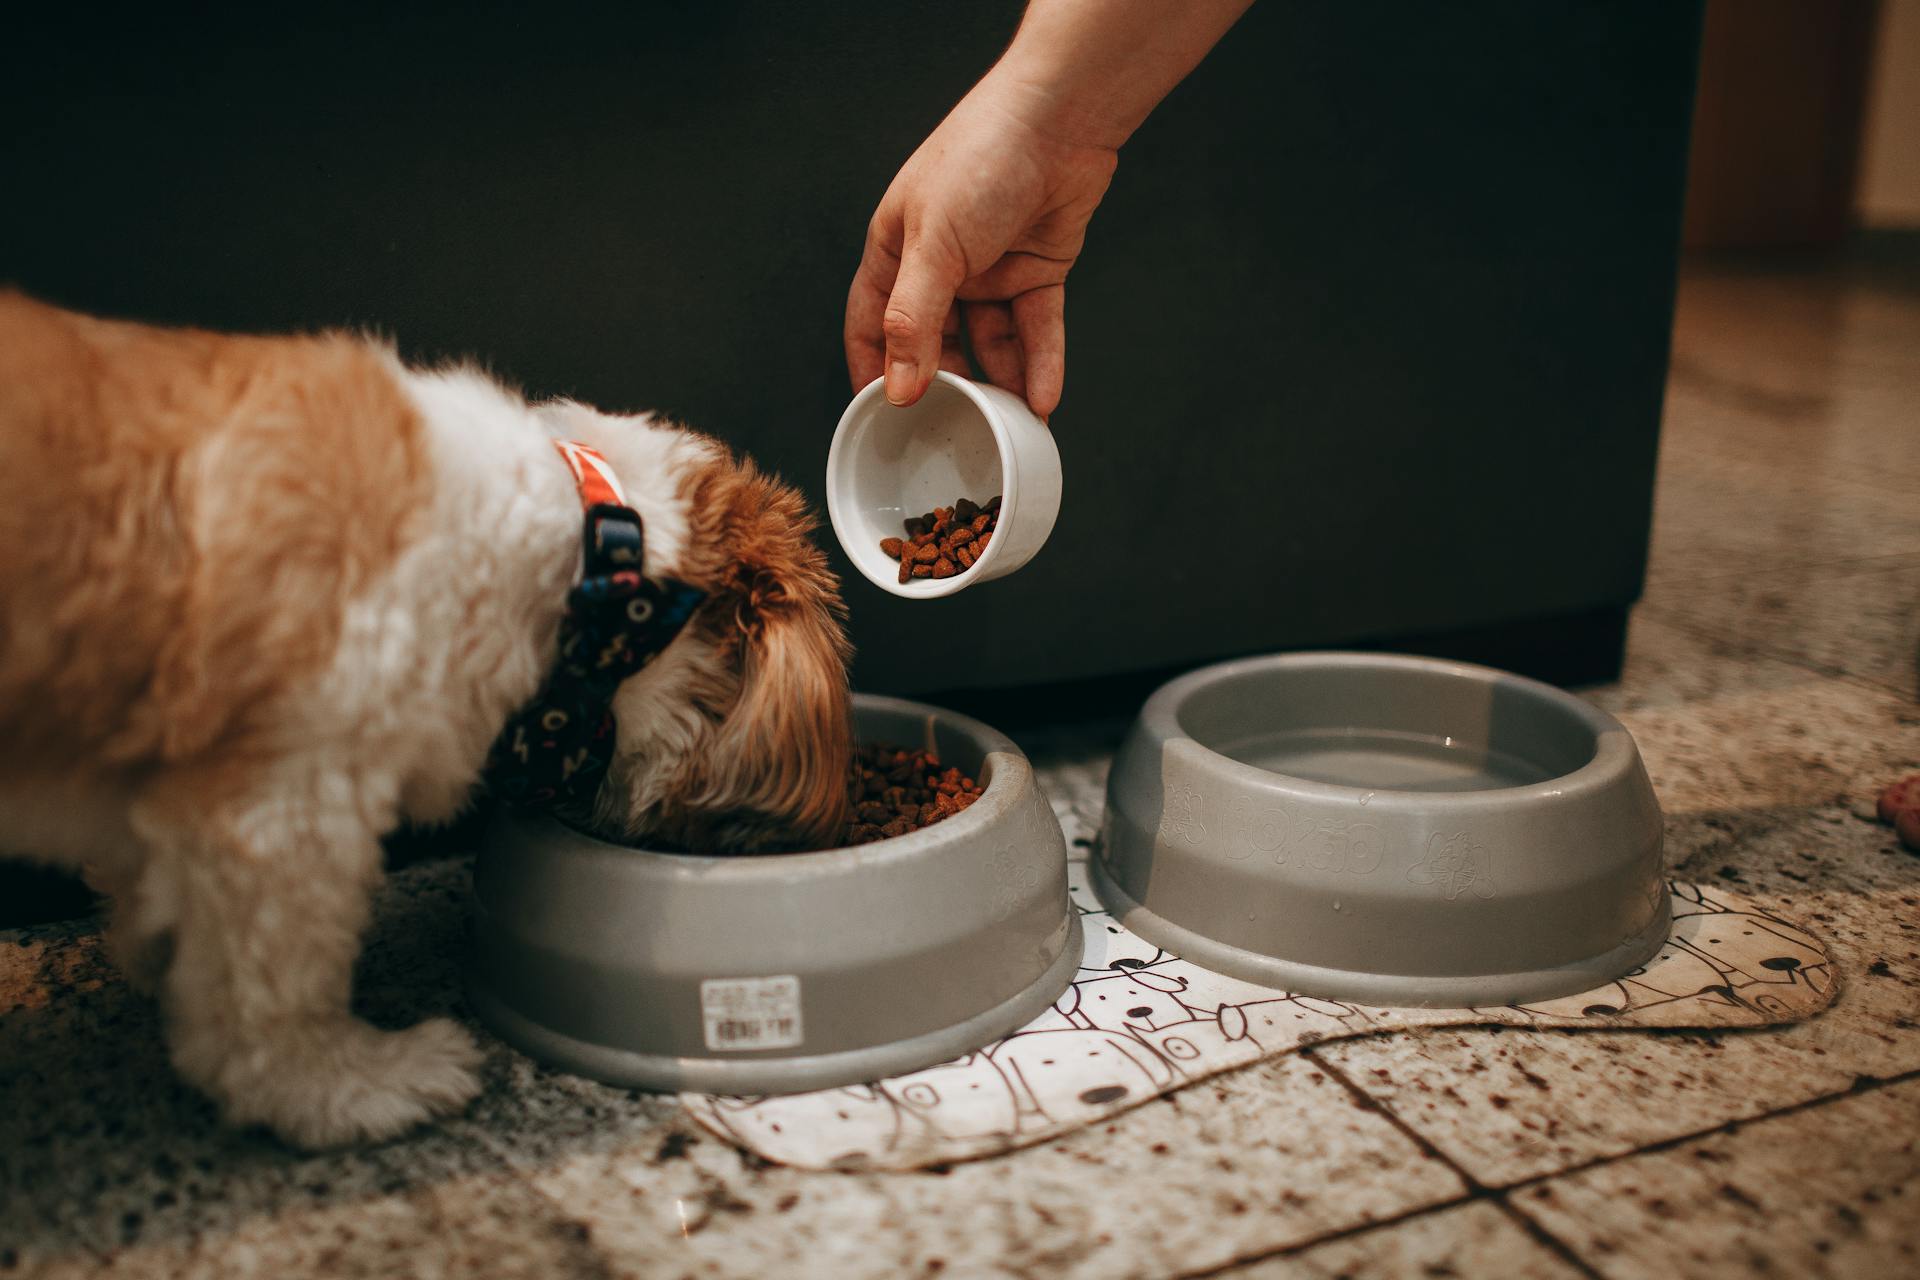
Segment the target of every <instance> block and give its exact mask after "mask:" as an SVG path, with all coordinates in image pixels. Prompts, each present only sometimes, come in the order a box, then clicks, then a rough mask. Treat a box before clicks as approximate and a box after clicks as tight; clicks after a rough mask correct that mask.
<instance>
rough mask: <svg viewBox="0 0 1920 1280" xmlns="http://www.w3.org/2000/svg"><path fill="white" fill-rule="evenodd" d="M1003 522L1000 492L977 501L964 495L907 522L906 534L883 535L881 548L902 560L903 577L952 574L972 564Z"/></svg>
mask: <svg viewBox="0 0 1920 1280" xmlns="http://www.w3.org/2000/svg"><path fill="white" fill-rule="evenodd" d="M999 522H1000V496H999V495H998V494H995V495H994V496H993V497H991V498H989V499H987V501H986V502H985V503H984V504H981V505H975V503H974V502H973V501H972V500H971V499H969V498H962V499H960V500H959V501H958V502H956V503H954V504H953V505H952V506H950V507H935V508H934V509H933V510H931V511H929V512H927V514H925V515H923V516H915V517H913V518H912V519H910V520H908V521H907V522H906V525H907V536H906V537H904V538H882V539H880V549H881V550H882V551H884V552H886V553H887V554H888V555H890V556H892V557H893V558H894V559H895V560H898V561H899V562H900V581H902V582H910V581H912V580H913V579H915V578H951V577H952V576H953V575H954V574H956V573H965V572H966V571H967V570H969V569H971V568H973V562H974V561H975V560H977V559H979V557H980V553H981V552H983V551H985V550H986V549H987V544H988V543H989V542H991V541H993V527H994V526H995V525H996V524H998V523H999Z"/></svg>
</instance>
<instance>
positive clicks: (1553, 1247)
mask: <svg viewBox="0 0 1920 1280" xmlns="http://www.w3.org/2000/svg"><path fill="white" fill-rule="evenodd" d="M1304 1053H1305V1055H1306V1056H1307V1057H1309V1058H1311V1059H1312V1060H1313V1064H1314V1065H1315V1066H1317V1067H1319V1068H1320V1069H1321V1070H1322V1071H1325V1072H1326V1073H1327V1074H1328V1075H1330V1076H1332V1077H1333V1078H1334V1079H1335V1080H1337V1081H1339V1082H1340V1084H1341V1085H1342V1086H1343V1087H1345V1089H1346V1091H1347V1092H1348V1093H1349V1094H1351V1095H1352V1096H1353V1099H1354V1101H1355V1102H1356V1103H1358V1104H1359V1105H1360V1106H1361V1107H1362V1108H1363V1109H1365V1110H1369V1111H1375V1112H1378V1113H1379V1114H1380V1115H1381V1116H1382V1117H1384V1118H1385V1119H1386V1121H1387V1123H1388V1124H1390V1125H1392V1126H1393V1127H1394V1128H1396V1129H1398V1130H1399V1131H1400V1132H1401V1133H1403V1134H1405V1135H1406V1136H1407V1137H1408V1138H1409V1139H1411V1140H1412V1141H1413V1143H1414V1144H1415V1145H1416V1146H1418V1147H1419V1148H1420V1150H1421V1151H1422V1152H1423V1153H1425V1154H1426V1156H1427V1157H1428V1158H1429V1159H1433V1160H1438V1161H1440V1162H1441V1163H1442V1164H1444V1165H1446V1166H1447V1167H1448V1168H1449V1169H1452V1170H1453V1172H1454V1174H1455V1175H1456V1176H1457V1177H1458V1178H1459V1179H1460V1180H1461V1181H1462V1182H1464V1183H1466V1185H1467V1196H1466V1198H1467V1199H1469V1200H1473V1199H1491V1200H1492V1201H1493V1203H1494V1205H1495V1207H1496V1208H1498V1209H1500V1210H1501V1211H1502V1212H1504V1213H1505V1214H1506V1215H1507V1216H1508V1217H1509V1218H1510V1219H1512V1220H1513V1221H1514V1222H1515V1223H1516V1224H1517V1225H1518V1226H1519V1227H1520V1229H1521V1230H1522V1231H1524V1232H1526V1233H1527V1235H1528V1236H1530V1237H1532V1239H1533V1242H1534V1243H1535V1244H1537V1245H1540V1246H1541V1247H1542V1248H1544V1249H1546V1250H1547V1251H1548V1252H1549V1253H1552V1254H1554V1255H1555V1256H1556V1257H1558V1258H1559V1259H1560V1260H1561V1261H1562V1262H1564V1263H1566V1264H1567V1265H1568V1266H1570V1267H1572V1268H1573V1269H1574V1270H1576V1271H1578V1272H1579V1273H1580V1274H1581V1275H1583V1276H1587V1277H1590V1278H1592V1280H1597V1278H1598V1277H1599V1275H1600V1273H1599V1272H1598V1271H1596V1270H1594V1268H1593V1266H1592V1264H1590V1263H1589V1262H1588V1261H1587V1260H1586V1259H1585V1258H1582V1257H1581V1256H1580V1255H1579V1254H1577V1253H1575V1252H1574V1250H1573V1246H1571V1245H1569V1244H1568V1243H1567V1242H1566V1241H1564V1240H1562V1239H1560V1237H1558V1236H1556V1235H1554V1234H1553V1233H1552V1232H1551V1231H1549V1230H1547V1229H1546V1227H1544V1226H1542V1225H1541V1224H1540V1223H1539V1222H1537V1221H1536V1220H1535V1219H1534V1218H1533V1216H1532V1215H1531V1214H1529V1213H1527V1211H1526V1210H1524V1209H1522V1208H1521V1207H1520V1206H1518V1205H1516V1204H1511V1203H1509V1202H1508V1200H1507V1194H1506V1190H1505V1189H1504V1188H1493V1187H1489V1186H1487V1185H1486V1184H1485V1183H1483V1182H1481V1181H1480V1179H1478V1178H1476V1177H1474V1176H1473V1174H1471V1173H1469V1172H1468V1171H1467V1168H1466V1166H1465V1165H1463V1164H1461V1163H1460V1162H1459V1161H1458V1160H1455V1159H1454V1158H1453V1157H1452V1156H1450V1155H1448V1154H1447V1153H1446V1152H1444V1151H1442V1150H1441V1149H1440V1146H1439V1144H1438V1143H1436V1142H1434V1141H1433V1140H1432V1139H1431V1138H1429V1137H1427V1135H1425V1134H1424V1133H1421V1132H1420V1131H1419V1130H1417V1129H1415V1128H1414V1127H1413V1126H1412V1125H1411V1124H1409V1123H1408V1122H1407V1121H1406V1120H1405V1119H1404V1118H1402V1117H1401V1115H1400V1114H1399V1113H1398V1112H1397V1111H1395V1110H1394V1109H1393V1108H1392V1107H1389V1106H1388V1105H1387V1104H1386V1103H1384V1102H1382V1101H1380V1099H1378V1098H1376V1097H1374V1096H1373V1095H1372V1094H1371V1093H1368V1092H1367V1091H1366V1089H1365V1088H1364V1087H1363V1086H1362V1085H1361V1084H1360V1083H1359V1082H1358V1081H1357V1080H1355V1079H1354V1078H1353V1077H1352V1076H1350V1075H1348V1074H1347V1073H1346V1072H1345V1071H1343V1070H1341V1069H1340V1068H1339V1067H1338V1066H1336V1065H1335V1064H1333V1063H1332V1062H1330V1061H1328V1060H1327V1059H1325V1058H1323V1057H1321V1056H1320V1055H1319V1054H1317V1053H1315V1052H1314V1051H1313V1050H1312V1049H1311V1048H1309V1049H1307V1050H1305V1051H1304Z"/></svg>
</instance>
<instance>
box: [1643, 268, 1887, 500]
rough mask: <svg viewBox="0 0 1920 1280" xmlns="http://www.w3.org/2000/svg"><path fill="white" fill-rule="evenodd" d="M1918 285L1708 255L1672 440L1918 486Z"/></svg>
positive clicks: (1685, 343)
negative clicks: (1745, 264) (1720, 260)
mask: <svg viewBox="0 0 1920 1280" xmlns="http://www.w3.org/2000/svg"><path fill="white" fill-rule="evenodd" d="M1916 350H1920V296H1916V295H1915V294H1914V292H1913V291H1912V290H1911V289H1902V288H1899V287H1894V286H1891V285H1890V284H1889V283H1888V282H1885V281H1882V280H1877V279H1875V278H1874V276H1873V275H1872V274H1871V273H1856V274H1851V275H1849V276H1848V277H1846V278H1840V277H1836V276H1834V275H1833V274H1831V273H1828V272H1819V271H1814V272H1809V271H1805V270H1791V269H1789V270H1784V271H1783V270H1779V269H1759V270H1754V269H1750V268H1741V267H1737V266H1725V265H1721V266H1715V265H1712V264H1702V263H1696V264H1694V265H1692V266H1690V267H1689V268H1688V269H1687V270H1685V271H1684V272H1683V273H1682V275H1681V280H1680V288H1679V295H1678V300H1677V305H1676V309H1675V316H1674V355H1673V366H1672V372H1671V374H1670V376H1669V379H1668V402H1667V415H1666V421H1665V425H1664V434H1665V438H1666V440H1667V441H1668V442H1669V443H1670V444H1672V445H1675V446H1678V447H1680V448H1682V449H1685V450H1688V451H1690V452H1694V453H1700V454H1708V455H1718V456H1725V457H1738V458H1757V459H1763V460H1767V461H1771V462H1777V463H1782V464H1786V465H1790V466H1791V467H1792V469H1793V470H1794V471H1795V472H1796V473H1800V474H1816V475H1823V476H1829V477H1833V478H1837V479H1843V480H1851V481H1857V482H1861V483H1865V484H1871V485H1878V486H1882V487H1886V488H1891V489H1896V490H1901V491H1905V492H1908V493H1913V492H1920V454H1917V453H1916V452H1915V450H1914V414H1913V405H1914V402H1915V395H1916V392H1920V361H1916V360H1915V359H1914V355H1913V353H1914V352H1915V351H1916Z"/></svg>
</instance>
